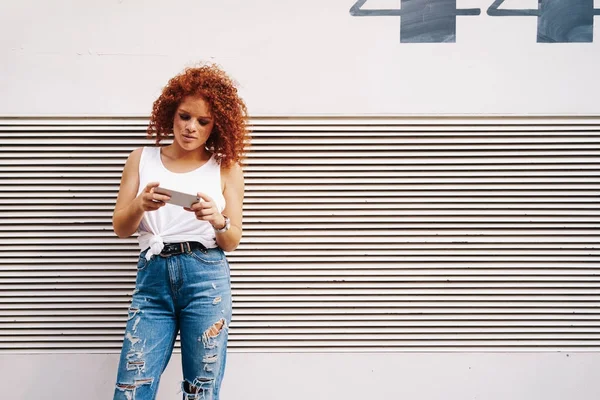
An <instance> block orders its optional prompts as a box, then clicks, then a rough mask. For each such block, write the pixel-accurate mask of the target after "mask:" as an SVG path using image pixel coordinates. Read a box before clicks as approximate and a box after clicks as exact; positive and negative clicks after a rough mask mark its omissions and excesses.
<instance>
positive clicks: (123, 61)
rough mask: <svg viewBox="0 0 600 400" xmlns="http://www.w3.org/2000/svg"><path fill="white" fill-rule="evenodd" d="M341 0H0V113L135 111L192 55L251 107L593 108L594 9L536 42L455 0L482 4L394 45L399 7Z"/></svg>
mask: <svg viewBox="0 0 600 400" xmlns="http://www.w3.org/2000/svg"><path fill="white" fill-rule="evenodd" d="M354 2H355V0H327V1H323V0H303V1H299V0H293V1H292V0H277V1H276V0H254V1H252V2H248V1H242V0H221V1H198V0H174V1H168V2H167V1H160V0H111V1H108V0H107V1H97V0H52V1H41V0H37V1H36V0H22V1H19V2H4V3H5V4H4V5H3V6H2V8H3V10H2V12H0V54H1V56H2V62H1V63H0V92H1V93H2V96H0V115H20V114H28V115H32V114H33V115H39V114H44V115H45V114H52V115H54V114H60V115H71V114H77V115H88V114H94V115H106V114H110V115H131V114H136V115H147V114H148V113H149V110H150V107H151V104H152V101H153V100H154V98H155V97H156V95H157V94H158V93H159V91H160V89H161V88H162V86H163V85H164V84H165V83H166V81H167V79H168V78H169V77H171V76H172V75H173V74H175V73H177V72H179V71H180V70H181V69H182V68H183V67H184V66H185V65H191V64H193V63H194V62H196V61H198V60H214V61H216V62H218V63H220V64H222V65H223V66H224V67H225V68H226V69H227V70H228V71H230V72H231V74H232V75H233V76H234V77H235V78H237V80H238V81H239V82H240V83H241V85H242V93H243V95H244V96H245V98H246V100H247V102H248V104H249V106H250V109H251V111H252V113H253V114H254V115H274V114H277V115H301V114H345V115H357V114H438V113H442V114H547V115H554V114H561V115H564V114H598V113H600V102H598V101H595V100H594V97H593V96H594V95H595V94H597V93H598V92H599V91H600V79H597V76H598V68H599V67H600V22H598V18H596V24H595V27H594V30H595V32H594V36H595V38H596V40H595V42H594V43H567V44H543V43H536V18H535V17H490V16H488V15H487V14H486V10H487V7H488V6H489V5H490V4H491V3H492V1H491V0H459V2H458V4H459V7H461V8H464V7H479V8H481V9H482V12H481V15H479V16H476V17H474V16H466V17H458V22H457V32H456V37H457V39H456V43H454V44H407V43H404V44H400V20H399V17H352V16H350V13H349V9H350V7H351V6H352V5H353V4H354ZM399 3H400V0H369V1H368V3H367V4H365V7H366V6H367V5H369V7H370V8H378V6H382V7H384V8H398V4H399ZM515 3H516V2H508V3H507V4H508V6H509V7H510V6H512V5H513V4H515ZM529 3H531V2H528V4H529ZM533 3H534V4H535V2H533ZM517 4H518V2H517Z"/></svg>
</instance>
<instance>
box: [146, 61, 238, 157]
mask: <svg viewBox="0 0 600 400" xmlns="http://www.w3.org/2000/svg"><path fill="white" fill-rule="evenodd" d="M187 96H200V97H202V98H203V99H204V100H205V101H206V102H208V103H209V105H210V109H211V113H212V116H213V120H214V126H213V129H212V132H211V134H210V137H209V138H208V141H207V142H206V148H207V149H208V150H209V151H211V152H212V153H214V154H215V155H216V157H217V159H218V160H219V162H220V163H221V165H223V166H225V167H228V166H230V165H231V164H232V163H241V162H242V160H243V159H244V157H245V154H246V150H247V145H248V143H249V138H250V132H249V129H248V127H247V121H248V110H247V109H246V104H245V103H244V101H243V100H242V99H241V98H240V97H239V96H238V90H237V85H236V83H235V82H234V81H233V80H232V79H231V78H230V77H229V76H228V75H227V74H226V73H225V72H224V71H223V70H222V69H221V68H220V67H218V66H217V65H214V64H207V65H201V66H199V67H193V68H186V69H185V70H184V71H183V72H182V73H180V74H178V75H176V76H175V77H173V78H171V80H169V83H167V85H166V86H165V87H164V89H163V91H162V93H161V95H160V96H159V97H158V99H156V101H155V102H154V105H153V106H152V114H151V116H150V124H149V125H148V130H147V132H148V136H149V137H151V138H154V139H155V140H156V144H159V143H160V141H161V140H163V139H166V138H169V137H172V136H173V119H174V118H175V112H176V111H177V108H178V107H179V104H180V103H181V102H182V101H183V99H184V98H185V97H187Z"/></svg>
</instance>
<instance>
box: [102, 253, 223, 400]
mask: <svg viewBox="0 0 600 400" xmlns="http://www.w3.org/2000/svg"><path fill="white" fill-rule="evenodd" d="M146 251H147V250H146ZM146 251H144V252H142V254H141V255H140V258H139V261H138V265H137V278H136V289H135V291H134V292H133V299H132V301H131V307H130V308H129V319H128V321H127V328H126V331H125V338H124V340H123V348H122V350H121V359H120V362H119V370H118V374H117V384H116V388H115V393H114V400H153V399H155V397H156V393H157V390H158V384H159V380H160V377H161V375H162V373H163V371H164V370H165V368H166V367H167V364H168V362H169V359H170V357H171V353H172V351H173V346H174V344H175V338H176V337H177V333H178V332H179V335H180V340H181V358H182V367H183V383H182V391H183V399H184V400H191V399H198V400H200V399H205V400H218V399H219V388H220V386H221V381H222V379H223V373H224V370H225V360H226V352H227V336H228V329H229V323H230V321H231V283H230V276H229V264H228V262H227V259H226V258H225V255H224V253H223V251H222V250H221V249H219V248H215V249H208V250H207V249H195V250H191V251H189V250H188V251H187V252H185V253H182V254H177V255H172V256H168V257H163V256H160V255H155V256H153V257H152V258H151V259H150V261H147V260H146V258H145V253H146Z"/></svg>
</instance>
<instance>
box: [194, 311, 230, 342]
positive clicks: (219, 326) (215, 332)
mask: <svg viewBox="0 0 600 400" xmlns="http://www.w3.org/2000/svg"><path fill="white" fill-rule="evenodd" d="M225 324H226V321H225V318H221V319H220V320H219V321H217V322H215V323H214V324H212V326H210V327H209V328H208V329H207V330H205V331H204V333H203V334H202V337H201V338H200V339H198V340H201V341H202V343H204V348H205V349H213V348H215V347H216V346H217V342H216V339H217V337H218V336H219V334H220V333H221V332H222V331H223V329H224V328H225Z"/></svg>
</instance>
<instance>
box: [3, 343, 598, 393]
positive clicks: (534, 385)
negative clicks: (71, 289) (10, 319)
mask: <svg viewBox="0 0 600 400" xmlns="http://www.w3.org/2000/svg"><path fill="white" fill-rule="evenodd" d="M117 362H118V356H116V355H103V354H94V355H85V354H80V355H77V354H60V355H53V356H48V355H45V356H40V355H20V356H9V357H7V356H4V357H0V387H1V388H2V392H3V398H7V399H9V398H10V399H32V398H35V399H52V400H55V399H61V400H63V399H64V400H67V399H81V398H85V399H86V400H106V399H109V398H111V396H112V393H113V390H114V382H113V380H114V370H115V368H116V364H117ZM180 362H181V359H180V356H179V355H174V356H173V358H172V360H171V363H170V364H169V367H167V370H166V371H165V374H164V375H163V377H162V380H161V383H160V389H159V395H158V400H171V399H177V398H179V397H178V396H180V395H178V394H177V393H178V391H179V389H180V383H179V382H180V379H181V378H180V371H181V370H180V368H179V363H180ZM228 363H229V368H228V370H227V373H226V375H225V380H224V381H223V395H222V396H221V397H222V398H223V400H234V399H244V400H282V399H285V400H305V399H312V400H335V399H344V400H362V399H380V400H400V399H402V400H454V399H456V400H567V399H568V400H597V399H598V398H600V380H598V379H597V378H598V368H599V367H600V362H599V360H598V357H597V355H596V354H586V353H555V354H537V353H523V354H478V353H473V354H448V353H446V354H427V353H424V354H423V353H420V354H414V353H391V354H352V353H350V354H327V353H308V354H307V353H301V354H297V353H296V354H294V353H275V354H264V353H253V354H251V355H250V354H241V353H233V354H230V356H229V360H228ZM16 371H18V372H20V373H16ZM7 389H8V391H7ZM7 393H10V396H8V397H7V396H6V395H7Z"/></svg>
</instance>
